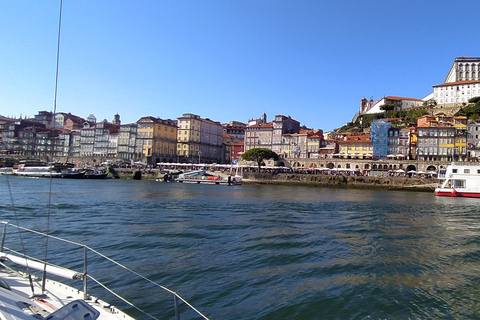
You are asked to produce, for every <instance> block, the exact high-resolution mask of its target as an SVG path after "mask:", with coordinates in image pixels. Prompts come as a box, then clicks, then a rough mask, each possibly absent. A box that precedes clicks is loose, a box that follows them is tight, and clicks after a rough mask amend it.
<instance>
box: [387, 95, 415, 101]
mask: <svg viewBox="0 0 480 320" xmlns="http://www.w3.org/2000/svg"><path fill="white" fill-rule="evenodd" d="M385 99H388V100H413V101H423V100H422V99H417V98H406V97H397V96H388V97H385Z"/></svg>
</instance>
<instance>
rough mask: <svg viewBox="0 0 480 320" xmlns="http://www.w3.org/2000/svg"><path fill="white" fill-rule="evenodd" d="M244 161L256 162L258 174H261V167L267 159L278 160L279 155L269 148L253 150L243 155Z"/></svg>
mask: <svg viewBox="0 0 480 320" xmlns="http://www.w3.org/2000/svg"><path fill="white" fill-rule="evenodd" d="M242 159H243V160H246V161H255V162H257V165H258V172H260V165H261V164H262V161H263V160H266V159H273V160H277V159H278V154H276V153H275V152H273V151H272V150H270V149H267V148H253V149H250V150H248V151H247V152H245V153H244V154H242Z"/></svg>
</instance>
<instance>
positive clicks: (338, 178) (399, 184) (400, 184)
mask: <svg viewBox="0 0 480 320" xmlns="http://www.w3.org/2000/svg"><path fill="white" fill-rule="evenodd" d="M116 171H117V172H118V174H119V176H120V178H122V179H134V177H135V175H136V173H137V172H139V171H140V172H141V180H150V181H152V180H153V181H154V180H163V174H161V173H160V172H159V170H158V169H151V170H132V169H116ZM211 173H212V174H213V175H221V176H225V175H226V176H228V173H225V172H211ZM242 181H243V183H245V184H266V185H269V184H270V185H297V186H308V187H335V188H354V189H361V188H369V189H378V190H402V191H420V192H433V190H434V189H435V187H436V186H437V184H438V179H427V178H408V177H369V176H346V175H323V174H298V173H256V172H246V173H244V175H243V179H242Z"/></svg>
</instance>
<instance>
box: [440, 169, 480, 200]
mask: <svg viewBox="0 0 480 320" xmlns="http://www.w3.org/2000/svg"><path fill="white" fill-rule="evenodd" d="M439 178H440V179H443V180H442V181H441V183H440V185H439V186H438V187H437V188H435V195H437V196H447V197H469V198H480V164H478V163H475V164H472V163H468V162H466V163H462V164H459V163H452V164H451V165H449V166H447V169H446V171H445V174H444V175H440V176H439Z"/></svg>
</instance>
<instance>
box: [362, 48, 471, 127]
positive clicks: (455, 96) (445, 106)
mask: <svg viewBox="0 0 480 320" xmlns="http://www.w3.org/2000/svg"><path fill="white" fill-rule="evenodd" d="M477 96H480V58H468V57H459V58H455V60H454V62H453V64H452V66H451V67H450V70H449V72H448V74H447V77H446V78H445V82H444V83H441V84H438V85H434V86H433V92H432V93H430V94H428V95H427V96H425V97H424V98H423V99H417V98H406V97H396V96H387V97H383V98H381V99H378V100H374V99H373V97H371V98H370V100H367V99H366V98H365V97H363V98H362V99H361V100H360V110H359V112H358V113H357V114H356V115H355V117H354V119H353V121H356V120H357V119H358V117H359V116H360V115H363V114H372V113H381V112H383V110H381V109H380V107H381V106H383V105H385V104H393V105H394V109H395V110H398V111H402V110H408V109H410V108H414V107H420V106H422V105H423V103H424V102H426V101H428V100H431V99H433V100H434V101H435V102H436V104H437V106H436V108H438V109H442V110H441V112H443V113H446V114H450V115H453V114H454V113H455V112H457V111H458V109H459V108H461V107H462V106H464V105H465V104H466V103H468V100H469V99H471V98H473V97H477Z"/></svg>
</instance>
